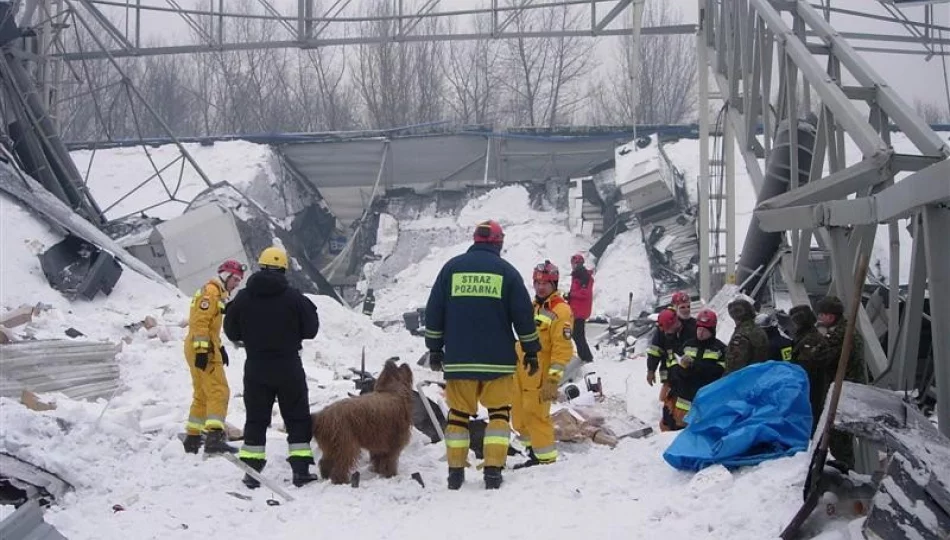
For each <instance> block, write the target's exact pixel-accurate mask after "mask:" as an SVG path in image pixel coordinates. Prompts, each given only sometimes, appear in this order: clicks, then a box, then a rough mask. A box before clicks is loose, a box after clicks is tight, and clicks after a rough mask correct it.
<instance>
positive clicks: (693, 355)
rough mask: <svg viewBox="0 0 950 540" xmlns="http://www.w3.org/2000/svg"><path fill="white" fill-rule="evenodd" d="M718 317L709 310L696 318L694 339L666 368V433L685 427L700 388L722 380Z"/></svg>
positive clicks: (723, 347) (723, 364)
mask: <svg viewBox="0 0 950 540" xmlns="http://www.w3.org/2000/svg"><path fill="white" fill-rule="evenodd" d="M717 322H718V317H717V316H716V312H715V311H713V310H711V309H704V310H702V311H700V312H699V313H698V314H697V315H696V338H695V339H691V340H689V341H687V342H686V343H685V344H684V345H683V354H682V355H681V356H680V357H679V358H678V359H677V361H676V362H675V363H672V364H671V365H670V366H669V369H668V371H669V382H670V392H669V396H668V399H669V400H671V401H672V407H670V414H669V415H668V416H667V415H664V418H663V421H664V423H665V424H666V428H667V430H678V429H683V428H684V427H686V424H685V422H683V418H684V417H685V416H686V413H688V412H689V409H690V407H691V406H692V403H693V398H695V397H696V392H698V391H699V389H700V388H702V387H703V386H706V385H707V384H709V383H711V382H713V381H715V380H717V379H719V378H720V377H722V375H723V373H725V371H726V362H725V360H726V358H725V356H726V344H725V343H723V342H722V341H719V340H718V339H716V324H717Z"/></svg>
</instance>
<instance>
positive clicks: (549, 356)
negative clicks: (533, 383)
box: [516, 291, 574, 388]
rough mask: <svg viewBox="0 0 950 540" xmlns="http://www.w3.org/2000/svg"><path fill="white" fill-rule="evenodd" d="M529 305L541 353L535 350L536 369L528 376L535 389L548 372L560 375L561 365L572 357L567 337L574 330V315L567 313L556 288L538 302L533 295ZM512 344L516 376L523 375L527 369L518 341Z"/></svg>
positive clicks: (562, 369) (567, 306)
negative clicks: (515, 361)
mask: <svg viewBox="0 0 950 540" xmlns="http://www.w3.org/2000/svg"><path fill="white" fill-rule="evenodd" d="M533 306H534V325H535V327H536V328H537V331H538V339H539V340H540V342H541V352H539V353H538V372H537V373H536V374H535V375H534V377H531V378H537V382H538V388H540V387H541V382H542V381H543V380H544V377H546V376H547V375H548V374H556V375H558V376H560V375H561V374H563V373H564V367H565V366H566V365H567V363H568V362H570V361H571V357H572V356H574V342H573V341H572V340H571V335H572V333H573V331H574V328H573V324H574V315H573V314H572V313H571V307H570V306H569V305H568V304H567V302H566V301H565V300H564V298H563V297H562V296H561V293H560V292H558V291H554V292H553V293H552V294H551V296H548V297H547V299H545V301H544V302H538V299H537V298H535V299H534V302H533ZM516 347H517V351H518V371H519V373H518V375H519V377H527V370H526V369H525V367H524V364H523V362H522V361H521V360H522V359H523V358H524V352H522V350H521V344H520V343H519V344H518V345H517V346H516ZM523 380H524V379H523Z"/></svg>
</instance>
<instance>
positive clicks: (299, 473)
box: [287, 456, 320, 487]
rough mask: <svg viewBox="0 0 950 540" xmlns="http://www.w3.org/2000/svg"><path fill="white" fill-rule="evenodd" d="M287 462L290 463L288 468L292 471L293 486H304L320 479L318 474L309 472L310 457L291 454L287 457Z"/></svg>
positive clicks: (311, 461) (311, 462)
mask: <svg viewBox="0 0 950 540" xmlns="http://www.w3.org/2000/svg"><path fill="white" fill-rule="evenodd" d="M287 462H288V463H290V469H291V470H292V471H293V472H294V479H293V482H294V485H295V486H297V487H301V486H305V485H307V484H309V483H310V482H316V481H317V480H319V479H320V477H319V476H317V475H315V474H313V473H311V472H310V466H311V465H313V459H312V458H305V457H298V456H291V457H289V458H287Z"/></svg>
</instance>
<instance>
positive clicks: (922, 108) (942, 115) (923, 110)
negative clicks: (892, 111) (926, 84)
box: [914, 99, 950, 124]
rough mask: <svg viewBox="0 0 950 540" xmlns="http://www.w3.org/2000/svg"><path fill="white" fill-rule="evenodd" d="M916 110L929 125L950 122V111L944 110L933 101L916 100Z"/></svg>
mask: <svg viewBox="0 0 950 540" xmlns="http://www.w3.org/2000/svg"><path fill="white" fill-rule="evenodd" d="M914 109H916V110H917V114H919V115H920V117H921V118H923V119H924V122H927V123H928V124H943V123H946V122H950V110H948V109H942V108H941V107H940V105H938V104H937V103H935V102H933V101H921V100H919V99H915V100H914Z"/></svg>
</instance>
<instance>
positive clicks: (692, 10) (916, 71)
mask: <svg viewBox="0 0 950 540" xmlns="http://www.w3.org/2000/svg"><path fill="white" fill-rule="evenodd" d="M229 1H230V0H229ZM378 1H383V0H355V1H353V2H351V4H350V6H349V7H348V8H347V9H346V11H345V12H344V15H349V16H355V15H357V14H360V12H361V11H363V8H362V6H363V5H364V4H367V3H369V2H378ZM385 1H392V0H385ZM660 1H668V2H669V3H671V4H674V5H675V6H676V7H677V8H678V9H679V10H680V11H681V13H682V15H683V18H684V22H691V23H695V22H696V18H697V1H696V0H647V2H648V3H652V2H660ZM820 1H821V0H813V1H812V3H813V4H817V3H819V2H820ZM831 1H832V5H833V6H835V7H840V8H846V9H852V10H856V11H862V12H866V13H873V14H879V15H886V14H887V12H886V11H885V9H884V8H883V7H882V6H881V5H880V4H879V3H878V2H877V1H876V0H831ZM208 2H209V0H180V2H179V3H180V4H181V5H183V6H188V7H192V6H198V5H200V6H201V7H202V9H207V6H208ZM943 2H944V3H939V4H937V5H936V7H935V10H934V12H935V18H936V23H937V24H940V25H943V26H947V27H950V3H947V0H943ZM142 3H143V4H151V5H161V6H164V7H167V6H168V4H167V3H166V2H164V1H160V0H142ZM214 3H215V4H217V1H215V2H214ZM228 3H229V2H225V5H226V6H227V4H228ZM271 3H272V5H275V6H277V7H278V8H279V9H280V11H281V12H283V13H286V14H288V15H296V11H297V8H296V6H297V0H271ZM499 3H501V2H499ZM539 3H540V2H539ZM332 4H333V2H332V1H331V0H317V5H318V6H319V5H323V6H324V9H326V8H327V7H329V6H330V5H332ZM423 4H425V0H404V5H405V6H406V10H407V11H408V10H409V9H412V8H413V7H419V6H422V5H423ZM490 5H491V1H490V0H441V3H440V4H439V8H438V9H440V10H455V9H466V8H473V7H476V6H478V7H487V6H490ZM610 6H611V3H603V4H601V5H600V6H599V7H598V14H601V13H606V12H607V11H608V10H609V8H610ZM903 11H904V13H905V14H906V15H907V16H908V17H909V18H911V19H912V20H916V21H922V20H923V13H924V11H923V7H921V6H912V7H905V8H903ZM318 13H322V10H318ZM630 13H631V11H630V10H629V9H628V10H626V11H625V12H624V14H622V15H621V17H619V18H618V19H617V20H616V21H614V22H613V23H612V24H611V26H610V27H611V28H619V27H621V26H623V27H629V24H630V15H629V14H630ZM598 16H601V15H598ZM831 22H832V24H833V25H834V26H835V28H836V29H837V30H838V31H841V32H865V33H881V34H895V35H901V36H907V35H909V34H908V31H907V30H906V29H904V28H903V27H902V26H900V25H898V24H895V23H888V22H880V21H872V20H868V19H858V18H855V17H853V16H848V15H840V14H833V15H832V20H831ZM118 26H120V27H122V24H119V25H118ZM145 26H146V27H147V28H148V34H150V35H153V36H161V37H162V41H164V42H165V43H166V44H180V43H181V38H176V34H178V35H181V34H182V33H183V32H184V31H185V27H184V23H181V22H180V20H178V19H177V17H175V16H160V17H154V16H153V17H152V19H151V22H149V21H146V22H145ZM943 35H944V37H945V38H948V39H950V32H945V33H944V34H943ZM275 39H286V36H283V35H281V36H275ZM852 44H853V45H855V46H860V45H864V46H875V47H893V48H901V49H915V50H921V51H922V50H923V46H922V45H913V44H906V43H900V44H897V43H887V42H879V43H872V42H868V41H861V42H858V41H853V42H852ZM598 51H599V53H598V54H599V55H600V56H601V60H602V62H611V61H612V58H613V57H614V55H613V54H612V53H611V51H610V50H609V48H608V47H599V48H598ZM947 51H948V52H950V47H947ZM862 54H863V57H864V58H865V59H866V61H867V62H868V63H869V64H870V65H871V66H872V67H873V68H874V69H875V70H877V71H878V72H879V74H880V75H881V76H882V77H883V78H884V79H885V81H887V83H888V84H890V85H892V86H893V87H894V88H895V89H896V90H897V91H898V93H899V94H900V95H901V96H902V97H903V98H904V99H905V101H907V103H908V104H910V105H911V106H913V105H914V101H915V100H917V99H919V100H921V101H925V102H932V103H936V104H938V106H940V108H941V109H947V108H948V103H947V96H946V92H945V89H944V68H943V65H942V62H941V57H940V56H934V57H932V58H931V59H930V61H926V60H925V59H924V57H923V56H912V55H906V54H882V53H870V52H868V53H862ZM818 61H819V63H820V64H821V65H822V66H823V65H824V62H825V60H824V58H823V57H822V58H818ZM947 63H948V68H950V59H947Z"/></svg>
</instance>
